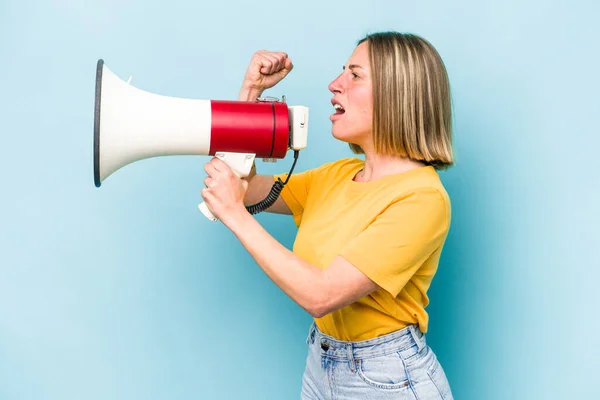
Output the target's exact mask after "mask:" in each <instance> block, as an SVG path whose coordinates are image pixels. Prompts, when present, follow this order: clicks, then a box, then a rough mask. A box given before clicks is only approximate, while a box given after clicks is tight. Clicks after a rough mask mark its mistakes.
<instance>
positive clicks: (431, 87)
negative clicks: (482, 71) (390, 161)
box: [350, 32, 454, 169]
mask: <svg viewBox="0 0 600 400" xmlns="http://www.w3.org/2000/svg"><path fill="white" fill-rule="evenodd" d="M363 42H367V44H368V47H369V59H370V65H371V71H372V81H373V125H372V132H373V142H374V146H375V151H377V152H378V153H382V154H390V155H400V156H403V157H408V158H410V159H412V160H416V161H422V162H425V163H426V164H428V165H432V166H433V167H435V168H436V169H446V168H448V167H449V166H451V165H453V164H454V157H453V151H452V109H451V99H450V83H449V80H448V75H447V72H446V68H445V66H444V63H443V61H442V58H441V57H440V55H439V54H438V52H437V51H436V50H435V48H434V47H433V46H432V45H431V44H430V43H429V42H428V41H426V40H425V39H423V38H421V37H419V36H416V35H413V34H403V33H398V32H380V33H374V34H371V35H367V36H366V37H365V38H363V39H361V40H360V41H359V42H358V44H361V43H363ZM350 148H351V149H352V151H353V152H354V153H356V154H363V153H364V152H363V150H362V148H361V147H360V146H358V145H356V144H352V143H351V144H350Z"/></svg>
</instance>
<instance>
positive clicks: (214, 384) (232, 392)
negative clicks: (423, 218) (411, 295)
mask: <svg viewBox="0 0 600 400" xmlns="http://www.w3.org/2000/svg"><path fill="white" fill-rule="evenodd" d="M599 11H600V6H599V3H598V2H597V1H592V0H590V1H571V2H566V1H563V2H558V1H556V2H549V1H528V2H521V1H503V2H500V1H496V2H479V1H474V0H459V1H452V2H441V1H440V2H433V1H422V2H414V1H410V2H408V1H387V2H384V1H374V2H372V3H367V2H365V1H345V2H324V1H303V2H285V3H284V2H259V3H256V2H242V1H227V2H216V1H215V2H200V1H197V2H195V1H189V0H187V1H181V0H174V1H169V2H158V1H148V0H146V1H141V0H140V1H116V0H105V1H102V2H86V3H85V4H84V2H78V1H75V0H55V1H22V2H17V1H16V0H12V1H11V0H0V133H1V138H2V141H1V143H2V144H1V149H2V154H1V156H0V174H1V175H0V177H1V179H0V188H1V192H2V195H1V196H0V217H1V219H0V246H1V252H0V399H3V400H4V399H6V400H13V399H36V400H37V399H39V400H42V399H43V400H46V399H47V400H54V399H60V400H66V399H89V400H91V399H114V400H117V399H132V398H135V399H167V398H168V399H242V398H243V399H292V398H298V392H299V389H300V378H301V374H302V371H303V368H304V359H305V354H306V349H305V344H304V339H305V336H306V333H307V329H308V326H309V323H310V317H309V316H308V315H307V314H306V313H305V312H303V311H302V310H301V309H300V308H299V307H298V306H297V305H296V304H295V303H293V302H292V301H291V300H289V299H288V298H287V297H286V296H285V295H284V294H283V293H282V292H281V291H280V290H279V289H278V288H277V287H276V286H275V285H273V284H272V283H271V281H269V280H268V278H266V277H265V276H264V274H263V273H262V272H261V270H260V269H259V268H258V267H257V266H256V265H255V263H254V262H253V260H252V259H251V258H250V257H249V256H248V255H247V254H246V252H245V250H244V249H243V248H242V246H241V245H240V244H239V243H238V242H237V241H236V239H235V237H234V236H233V235H232V234H231V233H230V232H229V231H228V230H227V229H226V228H225V227H223V226H222V225H221V224H212V223H209V222H208V221H207V220H206V219H204V218H203V217H202V215H201V214H200V213H199V212H198V210H197V208H196V205H197V203H198V202H199V201H200V195H199V191H200V189H201V187H202V180H203V178H204V173H203V169H202V168H203V164H204V163H205V162H207V161H208V159H209V158H208V157H201V156H200V157H192V156H181V157H163V158H155V159H150V160H144V161H140V162H137V163H134V164H131V165H129V166H127V167H126V168H123V169H121V170H119V171H117V172H116V173H115V174H114V175H112V176H111V177H109V178H108V179H107V180H106V181H105V182H104V183H103V185H102V187H101V188H100V189H97V188H95V187H94V184H93V168H92V167H93V166H92V156H93V155H92V128H93V105H94V79H95V67H96V61H97V60H98V59H99V58H103V59H104V60H105V62H106V65H107V66H108V67H109V68H110V69H111V70H113V71H114V72H115V73H116V74H117V75H119V76H120V77H121V78H122V79H124V80H126V79H128V77H129V76H133V78H132V81H131V83H132V84H133V85H134V86H136V87H139V88H141V89H144V90H147V91H150V92H154V93H159V94H165V95H171V96H178V97H190V98H201V99H234V98H236V96H237V92H238V89H239V86H240V83H241V80H242V77H243V74H244V71H245V69H246V66H247V63H248V60H249V59H250V57H251V55H252V53H253V52H254V51H255V50H258V49H262V48H266V49H269V50H283V51H286V52H288V53H289V54H290V56H291V57H292V59H293V61H294V63H295V67H296V68H295V69H294V71H293V72H292V74H290V76H289V77H288V78H287V79H286V80H284V81H283V82H282V83H281V84H280V85H279V86H277V87H275V88H273V89H272V90H270V91H268V92H267V93H266V94H267V95H273V96H281V95H286V96H287V99H288V103H289V104H301V105H306V106H308V107H310V110H311V116H310V133H309V147H308V148H307V149H306V150H305V151H303V152H302V154H301V156H300V160H299V165H298V170H304V169H307V168H311V167H315V166H318V165H319V164H321V163H323V162H326V161H331V160H333V159H336V158H340V157H346V156H349V155H351V153H350V151H349V150H348V148H347V146H346V145H345V144H343V143H340V142H336V141H335V140H334V139H333V138H332V137H331V134H330V122H329V120H328V115H329V114H330V113H331V112H332V108H331V105H330V104H329V99H330V97H331V94H330V93H329V92H328V90H327V84H328V83H329V82H330V81H331V80H332V79H333V78H334V77H335V76H336V75H337V74H338V73H339V72H340V70H341V66H342V65H343V64H344V63H345V61H346V59H347V58H348V56H349V55H350V53H351V52H352V49H353V47H354V44H355V42H356V41H357V40H358V39H360V38H361V37H362V36H363V35H364V34H366V33H369V32H374V31H379V30H388V29H391V30H399V31H404V32H413V33H417V34H420V35H422V36H424V37H425V38H427V39H428V40H430V41H431V42H432V43H433V44H434V46H435V47H436V48H437V49H438V51H439V52H440V53H441V55H442V57H443V58H444V60H445V62H446V65H447V68H448V71H449V74H450V79H451V84H452V90H453V102H454V107H455V108H454V114H455V131H454V132H455V148H456V154H457V165H456V166H455V167H454V168H452V169H450V170H449V171H447V172H444V173H442V174H441V176H442V179H443V181H444V183H445V184H446V187H447V189H448V191H449V193H450V195H451V198H452V200H453V207H454V215H453V225H452V229H451V233H450V235H449V238H448V241H447V244H446V247H445V252H444V255H443V257H442V260H441V265H440V270H439V274H438V276H437V278H436V279H435V280H434V284H433V287H432V289H431V291H430V295H431V301H432V303H431V306H430V307H429V308H428V311H429V312H430V313H431V318H432V321H431V332H430V334H429V344H430V345H431V346H432V347H433V349H434V351H436V352H437V354H438V357H439V359H440V360H441V362H442V364H443V365H444V368H445V369H446V373H447V375H448V378H449V380H450V383H451V385H452V387H453V390H454V394H455V397H456V398H457V399H488V400H492V399H562V398H578V399H589V398H596V397H594V396H597V390H596V389H595V388H596V386H597V385H596V383H597V373H598V371H600V317H599V312H598V306H599V305H600V301H599V300H598V294H597V293H598V290H597V287H598V285H597V282H598V279H599V278H600V272H599V267H600V261H598V260H599V257H600V254H598V246H599V244H600V240H599V239H600V236H599V234H598V226H599V224H600V218H599V215H600V212H599V211H598V206H599V205H600V198H599V197H600V196H599V193H600V189H599V186H600V185H599V184H600V180H599V179H598V174H597V171H596V168H597V167H598V165H599V162H598V148H599V147H600V139H599V138H598V134H599V133H600V132H599V128H598V123H597V115H598V108H599V105H600V104H599V101H598V93H599V90H600V82H599V78H598V62H599V61H600V57H599V55H598V41H599V39H600V28H599V25H598V24H597V18H598V15H599ZM290 154H291V153H290ZM290 158H291V157H288V158H286V159H285V160H283V161H280V162H278V163H276V164H274V165H273V164H262V163H259V170H260V171H261V172H263V173H274V172H282V171H286V170H287V169H288V168H289V165H290V164H291V160H290ZM257 218H258V219H259V220H260V222H261V223H263V224H264V226H265V227H266V228H267V229H268V230H269V231H270V232H272V234H273V235H274V236H275V237H276V238H277V239H278V240H280V241H281V242H282V243H283V244H284V245H286V246H288V247H291V245H292V243H293V240H294V234H295V227H294V225H293V222H292V221H291V219H290V218H285V217H278V216H272V215H259V216H258V217H257ZM594 393H595V394H594Z"/></svg>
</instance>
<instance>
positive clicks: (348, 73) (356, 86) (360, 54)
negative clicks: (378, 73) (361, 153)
mask: <svg viewBox="0 0 600 400" xmlns="http://www.w3.org/2000/svg"><path fill="white" fill-rule="evenodd" d="M329 90H330V91H331V92H332V93H333V95H334V96H333V98H332V99H331V103H332V104H333V106H334V107H335V108H336V109H335V113H334V114H332V115H331V116H330V117H329V119H330V120H331V122H332V128H331V132H332V134H333V136H334V137H335V138H336V139H339V140H343V141H345V142H350V143H354V144H357V145H359V146H361V147H362V148H363V149H364V148H365V144H366V143H367V141H369V140H370V137H371V123H372V121H373V92H372V83H371V67H370V63H369V48H368V44H367V42H363V43H361V44H360V45H358V46H357V47H356V48H355V49H354V52H353V53H352V55H351V56H350V59H349V60H348V62H347V63H346V65H345V66H344V71H343V72H342V73H341V74H340V75H339V76H338V77H337V78H335V80H334V81H333V82H331V83H330V84H329Z"/></svg>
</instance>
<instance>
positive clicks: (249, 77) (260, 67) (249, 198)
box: [238, 50, 293, 215]
mask: <svg viewBox="0 0 600 400" xmlns="http://www.w3.org/2000/svg"><path fill="white" fill-rule="evenodd" d="M292 68H293V65H292V61H291V59H290V58H288V56H287V54H286V53H282V52H268V51H264V50H261V51H257V52H256V53H254V55H253V56H252V59H251V60H250V64H249V65H248V69H247V70H246V75H245V76H244V81H243V83H242V87H241V89H240V92H239V94H238V100H239V101H254V100H256V99H257V98H258V97H260V96H261V95H262V93H263V91H264V90H265V89H268V88H270V87H273V86H275V85H276V84H277V83H278V82H279V81H280V80H282V79H283V78H285V76H286V75H287V74H288V73H289V72H290V71H291V70H292ZM244 179H245V180H246V181H247V182H248V190H247V192H246V196H245V197H244V205H246V206H249V205H252V204H256V203H258V202H259V201H262V200H263V199H264V198H265V197H267V195H268V194H269V192H270V191H271V187H272V186H273V183H274V181H273V177H272V176H270V175H258V174H257V173H256V164H255V165H254V166H253V167H252V170H251V171H250V174H249V175H248V177H246V178H244ZM265 211H267V212H272V213H276V214H287V215H292V211H291V210H290V208H289V207H288V206H287V205H286V204H285V202H284V201H283V199H282V198H281V197H279V198H278V199H277V200H276V201H275V203H274V204H273V205H272V206H271V207H269V208H267V209H266V210H265Z"/></svg>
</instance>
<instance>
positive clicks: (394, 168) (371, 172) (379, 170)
mask: <svg viewBox="0 0 600 400" xmlns="http://www.w3.org/2000/svg"><path fill="white" fill-rule="evenodd" d="M424 166H425V163H423V162H420V161H413V160H411V159H409V158H406V157H400V156H392V155H383V154H377V153H374V152H368V153H367V152H365V166H364V168H363V170H362V171H360V172H359V173H358V174H357V176H356V179H355V180H356V181H360V182H369V181H374V180H376V179H379V178H383V177H384V176H388V175H394V174H400V173H402V172H406V171H409V170H411V169H415V168H419V167H424Z"/></svg>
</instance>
